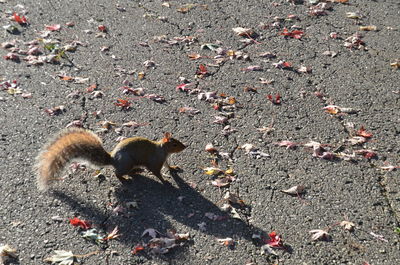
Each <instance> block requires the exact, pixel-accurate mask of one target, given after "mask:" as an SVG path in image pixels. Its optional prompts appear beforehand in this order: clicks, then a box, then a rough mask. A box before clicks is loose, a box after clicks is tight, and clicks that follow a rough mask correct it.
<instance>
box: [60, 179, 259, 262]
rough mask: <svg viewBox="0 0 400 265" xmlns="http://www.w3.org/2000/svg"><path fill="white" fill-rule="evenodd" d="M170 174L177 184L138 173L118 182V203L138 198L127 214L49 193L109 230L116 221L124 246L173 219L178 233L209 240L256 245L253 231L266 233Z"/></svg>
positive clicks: (169, 225)
mask: <svg viewBox="0 0 400 265" xmlns="http://www.w3.org/2000/svg"><path fill="white" fill-rule="evenodd" d="M171 175H172V178H173V181H175V183H176V184H177V186H178V188H177V187H174V186H173V185H165V184H162V183H160V182H159V181H158V180H155V179H152V178H148V177H144V176H141V175H135V176H134V178H133V180H132V181H131V182H129V183H127V184H124V185H118V186H117V188H116V189H115V194H114V196H115V198H116V200H117V201H116V203H117V204H118V205H121V206H124V205H126V203H128V202H133V201H135V202H138V209H135V210H134V211H132V212H130V213H129V214H121V215H112V214H106V213H104V212H103V211H102V210H100V209H97V210H96V209H94V208H93V207H88V206H85V205H84V204H82V203H81V202H79V201H78V200H77V199H76V198H72V197H71V196H69V195H67V194H65V193H64V192H62V191H54V192H53V194H54V196H56V197H58V199H60V200H62V201H64V202H66V203H67V204H69V205H70V207H73V208H74V209H76V210H77V211H79V212H80V214H81V215H83V216H85V215H86V216H91V218H95V219H96V220H92V221H93V222H97V223H98V224H99V223H100V224H102V225H103V226H104V227H103V228H104V229H107V230H110V228H111V229H112V228H113V227H115V226H116V225H118V227H119V230H120V233H121V234H123V236H122V237H120V238H119V241H120V242H122V243H123V244H125V245H127V246H128V247H132V246H133V245H136V244H140V243H142V242H146V241H148V240H147V239H145V238H142V233H143V231H144V230H145V229H147V228H154V229H156V230H157V231H159V232H161V233H163V234H165V232H166V231H167V230H169V229H170V230H177V226H178V225H177V223H180V224H183V225H184V226H186V227H188V229H186V230H189V231H185V230H184V231H182V230H180V229H178V230H177V232H178V233H186V232H190V234H191V235H192V234H194V233H195V234H197V233H201V234H202V233H204V234H208V235H211V236H213V237H215V238H213V240H216V238H227V237H231V238H233V239H234V240H238V239H242V240H243V239H244V240H246V241H249V242H252V243H254V244H256V245H260V244H261V242H257V241H255V240H254V239H252V236H253V234H257V235H263V236H267V233H266V232H265V231H263V230H261V229H260V228H257V227H255V226H253V225H251V224H249V223H248V222H247V221H245V220H246V218H245V217H243V218H242V219H236V218H233V217H231V215H230V214H229V213H227V212H225V211H222V210H221V209H220V208H219V207H218V206H217V205H216V204H215V203H213V202H211V201H210V200H208V199H207V198H205V197H204V196H202V195H201V193H200V192H199V191H197V190H195V189H194V188H192V187H191V186H190V185H188V183H186V182H185V181H184V180H183V179H182V178H180V177H179V175H178V174H177V173H175V172H171ZM207 212H208V213H212V214H214V215H215V216H218V217H220V218H219V219H218V220H216V221H213V220H211V219H209V218H207V217H206V216H205V213H207ZM204 223H205V225H204ZM193 230H194V231H193ZM187 245H190V243H188V244H187ZM186 248H187V246H186ZM182 249H183V251H182ZM184 249H185V247H184V248H181V247H179V248H177V249H175V250H173V251H171V252H172V253H171V254H169V255H168V257H161V258H175V257H177V255H178V256H179V255H181V254H182V252H184Z"/></svg>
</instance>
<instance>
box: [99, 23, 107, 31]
mask: <svg viewBox="0 0 400 265" xmlns="http://www.w3.org/2000/svg"><path fill="white" fill-rule="evenodd" d="M97 29H98V30H100V31H101V32H107V28H106V26H104V25H99V26H98V27H97Z"/></svg>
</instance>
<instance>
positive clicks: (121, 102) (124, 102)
mask: <svg viewBox="0 0 400 265" xmlns="http://www.w3.org/2000/svg"><path fill="white" fill-rule="evenodd" d="M114 105H115V106H118V107H121V108H122V109H126V110H128V109H130V108H131V105H132V103H131V102H130V101H128V100H126V99H117V102H116V103H114Z"/></svg>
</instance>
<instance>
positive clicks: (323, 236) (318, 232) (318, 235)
mask: <svg viewBox="0 0 400 265" xmlns="http://www.w3.org/2000/svg"><path fill="white" fill-rule="evenodd" d="M309 233H311V234H313V235H311V240H313V241H316V240H329V239H330V235H329V234H328V232H327V231H326V230H322V229H315V230H311V231H309Z"/></svg>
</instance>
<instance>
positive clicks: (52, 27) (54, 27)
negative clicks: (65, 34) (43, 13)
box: [45, 24, 61, 31]
mask: <svg viewBox="0 0 400 265" xmlns="http://www.w3.org/2000/svg"><path fill="white" fill-rule="evenodd" d="M45 27H46V29H47V30H50V31H59V30H60V29H61V25H60V24H54V25H46V26H45Z"/></svg>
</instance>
